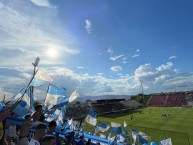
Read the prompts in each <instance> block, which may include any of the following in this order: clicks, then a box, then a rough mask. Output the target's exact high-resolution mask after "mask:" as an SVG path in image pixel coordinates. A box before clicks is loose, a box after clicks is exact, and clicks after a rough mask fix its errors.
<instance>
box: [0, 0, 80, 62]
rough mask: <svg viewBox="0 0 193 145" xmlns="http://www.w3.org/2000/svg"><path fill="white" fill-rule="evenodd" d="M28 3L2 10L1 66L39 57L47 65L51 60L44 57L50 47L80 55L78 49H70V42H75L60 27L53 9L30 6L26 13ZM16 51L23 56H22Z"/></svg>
mask: <svg viewBox="0 0 193 145" xmlns="http://www.w3.org/2000/svg"><path fill="white" fill-rule="evenodd" d="M25 4H26V5H27V6H28V4H27V3H26V2H24V1H14V2H13V3H12V4H11V5H10V4H9V5H8V4H7V5H4V8H2V9H0V32H1V36H0V41H1V43H0V54H4V56H1V57H0V61H1V64H4V65H7V64H8V63H9V65H10V64H11V63H13V64H15V62H18V63H23V62H25V60H29V59H33V58H35V57H37V56H40V57H41V58H43V59H44V60H45V61H44V62H45V63H47V62H48V59H49V58H48V57H46V56H45V51H47V49H49V48H54V49H55V50H57V51H58V52H59V54H64V53H67V54H78V53H79V50H78V49H74V48H71V47H68V44H67V42H68V43H69V44H71V43H74V39H73V38H72V37H71V36H70V34H69V33H68V32H67V30H65V29H64V28H61V27H60V23H59V22H58V18H57V15H56V12H55V11H54V10H53V9H46V10H44V9H43V10H42V9H40V8H34V7H30V11H25V10H23V7H25ZM53 19H54V20H55V21H54V22H53ZM56 27H57V29H55V28H56ZM64 32H65V33H64ZM58 36H63V37H58ZM65 39H66V40H67V41H66V42H64V40H65ZM69 46H72V45H69ZM13 52H15V53H16V54H18V53H20V54H19V55H21V56H22V57H18V56H19V55H16V54H14V53H13ZM5 56H6V58H5ZM58 58H59V57H58ZM6 59H9V62H8V61H6ZM60 62H61V61H60Z"/></svg>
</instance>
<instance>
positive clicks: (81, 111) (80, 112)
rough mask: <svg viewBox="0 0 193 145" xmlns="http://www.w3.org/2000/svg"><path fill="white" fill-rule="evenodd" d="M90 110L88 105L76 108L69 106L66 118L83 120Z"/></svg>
mask: <svg viewBox="0 0 193 145" xmlns="http://www.w3.org/2000/svg"><path fill="white" fill-rule="evenodd" d="M88 110H89V107H88V106H87V105H85V106H79V107H78V106H77V107H76V106H75V107H71V106H68V107H67V109H66V115H65V117H66V118H74V119H80V118H83V117H85V116H86V115H87V113H88Z"/></svg>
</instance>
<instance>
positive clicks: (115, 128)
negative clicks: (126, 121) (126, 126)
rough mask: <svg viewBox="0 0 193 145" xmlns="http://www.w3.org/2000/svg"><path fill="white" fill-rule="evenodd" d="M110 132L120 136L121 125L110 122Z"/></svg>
mask: <svg viewBox="0 0 193 145" xmlns="http://www.w3.org/2000/svg"><path fill="white" fill-rule="evenodd" d="M111 132H114V133H116V134H120V133H121V132H122V130H121V124H119V123H115V122H111Z"/></svg>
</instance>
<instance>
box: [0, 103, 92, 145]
mask: <svg viewBox="0 0 193 145" xmlns="http://www.w3.org/2000/svg"><path fill="white" fill-rule="evenodd" d="M35 109H36V112H35V113H34V114H33V115H26V116H25V120H24V122H23V123H22V125H16V124H14V123H10V122H9V121H7V117H10V116H11V117H12V118H14V117H16V116H15V115H16V114H14V113H13V112H12V110H13V108H9V109H7V108H6V107H4V108H3V109H2V111H1V112H0V145H64V144H65V145H85V144H87V145H90V144H91V140H90V139H89V140H88V141H87V142H86V141H85V139H84V136H83V135H82V136H80V137H79V139H78V140H77V137H78V136H77V137H76V140H75V132H71V133H69V134H67V135H65V136H64V137H60V136H59V133H57V132H55V130H56V127H57V123H56V121H54V120H53V121H51V122H46V121H45V117H44V114H43V113H42V105H37V106H36V108H35Z"/></svg>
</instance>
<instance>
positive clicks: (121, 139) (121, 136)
mask: <svg viewBox="0 0 193 145" xmlns="http://www.w3.org/2000/svg"><path fill="white" fill-rule="evenodd" d="M125 139H126V138H125V136H124V135H123V134H119V135H118V136H117V142H124V141H125Z"/></svg>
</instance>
